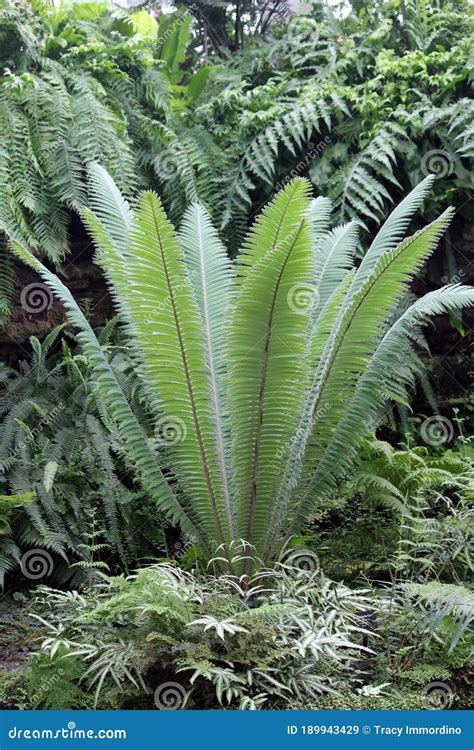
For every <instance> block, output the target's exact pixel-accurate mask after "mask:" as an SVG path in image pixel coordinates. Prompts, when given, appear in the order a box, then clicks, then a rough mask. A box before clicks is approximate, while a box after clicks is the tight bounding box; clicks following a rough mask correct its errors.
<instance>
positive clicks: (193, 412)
mask: <svg viewBox="0 0 474 750" xmlns="http://www.w3.org/2000/svg"><path fill="white" fill-rule="evenodd" d="M129 252H130V256H129V258H128V259H127V263H126V278H127V282H128V285H129V286H128V289H127V290H124V292H123V296H124V299H125V304H126V307H127V310H128V312H129V317H130V323H131V328H132V330H133V333H134V336H135V338H136V341H137V345H138V348H139V350H140V354H141V359H142V363H143V373H144V379H145V382H146V385H147V387H148V391H149V393H150V394H151V396H152V399H153V402H154V406H155V408H156V410H157V413H159V414H160V420H162V424H163V428H164V429H163V432H164V433H165V436H166V431H167V430H171V431H173V430H175V431H176V433H177V436H178V437H177V440H176V443H175V444H173V443H174V441H170V440H168V441H166V439H165V440H164V443H165V446H166V449H167V453H168V454H169V457H170V461H171V466H172V468H173V470H174V471H175V472H176V475H177V476H178V478H179V482H180V484H181V486H182V487H183V488H184V490H185V492H186V493H187V495H188V497H189V498H192V501H193V507H194V508H195V511H196V513H197V515H198V516H199V518H200V519H201V523H202V524H203V526H204V527H205V528H206V529H207V533H208V535H209V537H210V538H211V539H212V538H214V540H215V541H217V542H218V543H223V542H224V541H229V528H228V523H227V522H226V521H225V520H224V519H225V507H224V499H223V492H222V478H221V476H220V465H219V459H218V454H217V448H216V441H215V420H214V414H213V411H212V402H211V386H210V375H209V370H210V366H209V362H207V361H206V352H205V344H204V336H203V323H202V320H201V317H200V315H199V310H198V307H197V304H196V301H195V298H194V294H193V289H192V286H191V283H190V280H189V274H188V273H187V270H186V266H185V260H184V254H183V251H182V249H181V248H180V246H179V242H178V239H177V237H176V235H175V232H174V230H173V228H172V226H171V224H170V223H169V222H168V220H167V218H166V216H165V214H164V211H163V209H162V207H161V203H160V201H159V199H158V198H157V197H156V196H155V195H154V194H153V193H144V194H143V195H142V197H141V199H140V202H139V204H138V206H137V210H136V212H135V216H134V220H133V223H132V229H131V233H130V248H129ZM159 439H161V437H159Z"/></svg>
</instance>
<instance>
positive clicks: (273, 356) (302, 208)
mask: <svg viewBox="0 0 474 750" xmlns="http://www.w3.org/2000/svg"><path fill="white" fill-rule="evenodd" d="M308 209H309V196H308V184H307V183H306V182H305V181H304V180H295V181H294V182H293V183H291V184H290V185H289V186H288V187H287V188H285V190H283V191H282V192H281V193H279V194H278V196H277V197H276V198H275V199H274V201H272V203H271V204H270V205H269V206H268V207H267V208H266V209H265V210H264V211H263V212H262V214H261V215H260V216H259V217H258V219H257V221H256V222H255V225H254V227H253V229H252V230H251V232H250V234H249V236H248V238H247V240H246V242H245V244H244V246H243V249H242V252H241V254H240V256H239V258H238V261H237V265H236V289H235V292H234V294H235V298H234V299H233V300H232V302H231V306H230V313H229V332H228V348H227V366H228V408H229V415H230V424H231V430H232V461H233V475H234V485H235V494H236V505H237V518H238V529H239V536H240V537H242V538H244V539H247V540H248V541H249V542H250V543H252V544H255V545H256V546H257V549H260V545H261V544H262V541H263V539H264V535H265V532H266V525H267V523H268V519H269V517H270V513H271V510H272V506H273V503H274V501H275V491H276V489H277V487H278V476H279V472H280V470H281V465H282V464H281V454H282V453H286V451H287V446H288V441H289V440H290V439H291V437H292V435H293V431H294V429H295V427H296V424H297V418H298V415H299V409H300V404H301V399H302V396H303V393H304V388H305V384H306V381H307V378H308V366H307V361H306V360H305V357H304V354H305V351H306V346H307V337H308V334H309V326H310V319H311V317H310V309H311V302H312V299H311V296H310V299H309V304H308V279H309V280H311V279H312V278H313V268H314V265H313V263H314V261H313V255H312V246H311V236H310V231H309V223H308V219H307V216H308ZM309 292H310V295H311V292H312V289H311V290H309ZM300 295H303V297H304V299H303V300H302V301H301V300H300Z"/></svg>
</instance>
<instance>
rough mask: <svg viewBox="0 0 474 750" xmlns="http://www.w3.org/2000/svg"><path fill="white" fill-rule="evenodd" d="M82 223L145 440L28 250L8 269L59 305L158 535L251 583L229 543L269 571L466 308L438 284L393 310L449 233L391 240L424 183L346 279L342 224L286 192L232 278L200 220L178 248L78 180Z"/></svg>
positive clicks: (105, 188)
mask: <svg viewBox="0 0 474 750" xmlns="http://www.w3.org/2000/svg"><path fill="white" fill-rule="evenodd" d="M89 181H90V191H89V199H90V205H91V207H92V208H91V209H86V210H84V211H83V213H82V216H83V220H84V222H85V223H86V225H87V228H88V230H89V232H90V233H91V234H92V236H93V238H94V241H95V244H96V248H97V254H98V261H99V263H100V264H101V265H102V267H103V269H104V273H105V275H106V277H107V280H108V283H109V286H110V290H111V293H112V295H113V297H114V299H115V302H116V304H117V308H118V311H119V313H120V316H121V319H122V321H123V323H124V324H125V327H126V330H127V333H128V336H129V340H130V345H131V348H132V351H133V356H134V357H135V359H136V364H137V370H138V372H139V373H140V377H141V381H142V384H143V387H144V389H145V390H146V393H147V399H148V404H149V411H150V415H151V417H152V419H153V420H154V424H155V429H154V439H153V440H150V439H149V438H148V437H147V436H146V435H145V433H144V431H143V428H142V426H141V425H140V422H139V421H138V419H137V417H136V416H135V414H134V411H133V409H132V408H131V405H130V403H129V400H128V395H127V393H126V392H125V390H124V389H123V387H122V385H121V383H120V381H119V380H118V379H117V377H116V374H115V373H114V371H113V370H112V369H111V367H110V365H109V363H108V360H107V358H106V356H105V355H104V352H103V350H102V348H101V346H100V344H99V342H98V341H97V339H96V337H95V334H94V332H93V331H92V329H91V327H90V325H89V323H88V321H87V320H86V318H85V316H84V315H83V313H82V312H81V310H80V308H79V307H78V305H77V304H76V302H75V300H74V298H73V297H72V295H71V293H70V292H69V291H68V290H67V288H66V287H65V286H64V285H63V284H62V282H61V281H60V280H59V279H58V278H57V277H56V276H55V275H54V274H53V273H51V272H50V271H49V270H48V269H47V268H46V267H45V266H44V265H42V264H41V262H40V261H39V260H38V259H37V258H35V257H34V256H33V255H32V254H31V253H30V252H29V250H28V249H26V248H25V247H24V246H22V245H21V244H20V243H18V242H17V241H13V243H12V244H13V248H14V250H15V251H16V253H17V254H18V255H19V256H20V257H21V258H23V260H25V261H26V262H27V263H29V264H30V265H32V266H33V267H34V268H36V270H37V271H38V272H39V273H40V274H41V276H42V277H43V280H44V281H45V283H47V284H48V285H49V286H50V288H51V289H52V291H53V292H54V293H55V295H56V296H57V297H58V298H59V299H60V300H61V301H62V302H63V304H64V305H65V307H66V309H67V311H68V315H69V317H70V319H71V321H72V322H73V323H74V325H75V326H77V327H78V328H79V329H80V333H79V337H80V339H81V342H82V343H83V345H84V347H85V350H86V352H87V354H88V358H89V360H90V362H91V363H92V367H93V370H94V376H95V380H96V384H97V388H98V390H99V392H100V394H101V397H102V399H103V400H104V402H105V403H106V404H107V406H108V409H109V412H110V416H111V418H112V419H113V420H114V422H115V424H116V425H117V429H118V432H119V434H120V438H121V441H122V443H123V446H124V450H125V451H126V452H127V454H128V456H129V457H130V460H131V462H132V463H133V464H134V465H135V467H136V471H137V475H138V477H139V478H140V481H141V483H142V485H143V487H144V488H145V490H146V491H147V493H149V495H150V496H151V497H153V498H154V499H155V500H156V503H157V506H158V508H159V509H160V510H161V511H164V513H165V514H166V515H167V517H168V518H169V519H170V520H171V521H172V522H177V523H179V524H180V525H181V526H182V528H183V530H184V531H185V533H186V534H187V535H188V536H189V537H190V538H192V539H194V540H196V541H197V542H198V544H199V545H200V547H201V549H202V550H203V552H204V554H206V555H207V556H208V557H211V556H213V555H215V554H216V548H218V549H219V550H220V552H218V553H217V554H218V557H221V558H222V561H223V562H222V565H224V566H225V567H227V568H230V569H231V570H232V571H234V572H235V571H240V572H242V571H243V572H247V573H248V572H249V566H250V563H249V559H250V558H248V559H246V558H245V556H244V555H239V556H237V555H234V556H233V555H232V549H233V541H234V540H237V539H244V540H246V541H247V542H248V543H249V544H250V545H252V550H253V551H252V556H253V557H256V558H260V559H261V560H263V561H264V560H268V559H271V558H272V557H274V556H275V555H276V554H278V552H279V551H280V549H281V547H282V544H284V541H285V540H287V539H288V538H290V537H291V536H292V535H293V534H294V533H296V532H297V531H298V530H299V529H300V528H301V526H302V524H303V523H304V521H305V520H306V519H307V517H308V515H309V514H310V513H311V511H312V510H313V509H314V508H315V506H316V505H317V503H318V500H319V499H320V498H321V497H322V496H323V495H324V494H325V493H327V492H328V491H329V490H330V489H331V487H333V486H334V484H335V482H336V481H338V479H340V478H341V477H342V476H343V475H344V474H345V473H346V472H347V470H348V469H349V467H350V466H351V465H352V463H353V462H354V460H355V458H356V456H357V452H358V449H359V448H360V444H361V441H362V440H363V439H364V437H365V436H366V435H367V434H368V432H369V430H370V429H372V428H373V427H374V426H375V424H376V423H377V421H378V420H379V419H380V415H381V413H382V411H383V408H384V406H385V405H386V403H387V401H389V400H390V399H393V398H396V399H397V400H400V401H403V402H406V401H407V400H408V391H409V388H410V386H411V385H412V381H413V373H414V372H416V371H417V368H418V365H419V357H418V356H417V354H416V351H415V348H414V344H415V343H416V342H417V341H419V337H420V331H419V329H420V325H421V324H422V323H423V322H424V321H425V320H426V318H427V317H429V316H431V315H436V314H439V313H443V312H448V311H450V310H453V309H455V308H462V307H465V306H467V305H470V304H472V303H473V302H474V289H473V288H470V287H463V286H461V285H458V284H450V285H447V286H445V287H443V288H442V289H440V290H438V291H436V292H430V293H429V294H427V295H426V296H424V297H422V298H421V299H419V300H418V301H417V302H415V303H414V304H413V305H411V307H408V308H406V309H405V311H404V312H403V314H401V312H400V310H401V308H402V307H403V306H402V305H401V304H400V303H401V302H402V301H403V299H404V298H405V295H406V293H407V290H408V288H409V285H410V282H411V280H412V279H413V278H414V276H415V275H416V274H417V273H418V272H419V270H420V269H421V267H422V266H423V264H424V263H425V261H426V259H427V258H428V257H429V256H430V254H431V253H432V251H433V249H434V248H435V246H436V244H437V242H438V240H439V238H440V236H441V235H442V233H443V232H444V230H445V229H446V227H447V226H448V224H449V221H450V219H451V215H452V211H451V210H450V209H448V210H447V211H445V212H444V213H443V214H442V215H441V216H440V217H439V218H437V219H436V220H435V221H433V222H432V223H431V224H429V225H428V226H426V227H424V228H423V229H422V230H420V231H418V232H417V233H416V234H414V235H413V236H411V237H408V238H404V235H405V232H406V230H407V227H408V224H409V222H410V220H411V218H412V216H413V214H414V212H415V211H416V210H417V209H418V208H419V207H420V206H421V204H422V202H423V199H424V198H425V196H426V194H427V192H428V190H429V188H430V185H431V182H432V178H431V177H428V178H426V179H425V180H424V181H423V182H421V183H420V184H419V185H418V186H417V187H416V188H415V189H414V190H413V191H412V192H411V193H410V194H409V195H408V196H407V197H406V198H405V199H404V200H403V201H402V203H401V204H400V205H399V206H398V207H397V208H396V209H395V210H394V211H393V213H392V214H391V216H390V217H389V218H388V220H387V221H386V223H385V225H384V226H383V227H382V229H381V230H380V232H379V233H378V235H377V236H376V238H375V240H374V241H373V243H372V246H371V247H370V249H369V251H368V253H367V254H366V255H365V256H364V259H363V261H362V262H361V263H360V265H359V266H358V267H356V266H355V264H354V258H355V257H356V250H357V242H358V236H357V225H356V224H352V223H351V224H348V225H345V226H339V227H337V228H335V229H332V230H331V228H330V226H329V222H330V205H329V202H328V201H327V200H326V199H323V198H318V199H317V200H312V199H311V195H310V186H309V183H308V182H307V181H306V180H304V179H296V180H293V181H292V182H290V183H289V184H288V185H287V186H286V187H285V188H284V189H283V190H282V191H281V192H279V193H278V194H277V195H276V197H275V198H274V199H273V200H272V201H271V202H270V203H269V204H268V205H267V206H266V207H265V208H264V209H263V211H262V212H261V214H260V215H259V216H258V218H257V220H256V221H255V224H254V226H253V227H252V228H251V229H250V231H249V233H248V235H247V238H246V239H245V241H244V243H243V245H242V247H241V250H240V252H239V254H238V257H237V259H236V261H235V263H232V262H231V261H230V260H229V259H228V256H227V253H226V250H225V248H224V246H223V244H222V242H221V240H220V239H219V236H218V233H217V232H216V229H215V228H214V226H213V224H212V221H211V219H210V216H209V214H208V212H207V211H206V209H205V208H204V207H203V206H202V205H200V204H198V203H195V204H193V205H191V206H190V208H189V209H188V210H187V211H186V213H185V215H184V217H183V220H182V223H181V226H180V228H179V231H176V230H175V229H174V227H173V226H172V225H171V224H170V222H169V221H168V219H167V217H166V215H165V212H164V210H163V208H162V205H161V202H160V200H159V198H158V197H157V196H156V195H155V194H154V193H151V192H145V193H143V194H142V195H141V197H140V199H139V200H138V202H137V205H136V207H134V209H133V210H132V209H131V207H130V206H129V204H128V203H127V202H126V200H125V199H124V198H123V197H122V195H121V193H120V191H119V190H118V188H117V187H116V185H115V184H114V182H113V181H112V179H111V177H110V176H109V175H108V174H107V172H106V171H105V170H104V169H103V168H101V167H100V166H98V165H97V164H93V165H91V167H90V170H89Z"/></svg>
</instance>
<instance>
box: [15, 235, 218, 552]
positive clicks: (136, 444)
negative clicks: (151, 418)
mask: <svg viewBox="0 0 474 750" xmlns="http://www.w3.org/2000/svg"><path fill="white" fill-rule="evenodd" d="M12 248H13V250H14V252H15V253H16V255H18V257H19V258H21V259H22V260H23V261H24V262H25V263H27V264H28V265H30V266H31V267H32V268H34V269H35V270H36V271H38V273H39V274H40V275H41V277H42V278H43V280H44V282H45V283H46V284H47V285H48V286H49V287H50V289H51V290H52V292H53V293H54V294H55V296H56V297H57V298H58V299H59V300H60V301H61V302H62V303H63V304H64V306H65V308H66V310H67V313H68V317H69V319H70V321H71V323H72V324H73V325H74V326H76V327H78V328H79V329H80V333H79V334H78V339H79V340H80V341H81V343H82V344H83V346H84V349H85V351H86V353H87V355H88V357H89V359H90V363H91V367H92V368H93V370H94V372H95V376H96V379H97V388H98V390H99V392H100V395H101V397H102V398H103V400H104V402H105V403H106V404H107V406H108V408H109V409H110V412H111V414H112V415H113V416H114V418H115V420H116V423H117V425H118V429H119V431H120V436H121V439H122V445H123V450H124V452H125V453H127V454H128V455H129V456H130V459H131V461H132V462H133V464H134V465H135V467H136V470H137V473H138V476H139V477H140V479H141V482H142V484H143V487H144V488H145V489H146V491H147V492H149V493H150V496H151V497H152V498H153V499H154V500H155V502H156V503H157V506H158V508H159V509H160V510H162V511H163V512H164V513H165V514H166V515H168V517H169V518H171V519H172V520H173V521H174V522H175V523H180V524H182V526H183V529H184V530H185V531H186V533H188V534H189V535H190V536H191V537H195V538H197V539H199V540H200V541H201V544H203V545H204V547H205V548H206V546H207V544H206V540H205V539H204V538H203V537H202V534H201V533H200V531H199V530H198V528H197V526H196V525H195V524H194V523H193V521H192V520H191V517H190V516H189V515H188V513H187V512H186V511H185V509H184V508H183V507H182V506H181V504H180V503H179V501H178V500H177V499H176V497H175V495H174V492H173V491H172V490H171V488H170V486H169V484H168V482H167V481H166V479H165V477H164V475H163V473H162V470H161V467H160V465H159V463H158V458H157V455H156V451H155V450H154V449H153V448H152V447H151V446H150V444H149V441H148V439H147V436H146V434H145V433H144V431H143V429H142V427H141V425H140V423H139V422H138V421H137V419H136V417H135V415H134V413H133V411H132V409H131V408H130V404H129V403H128V401H127V399H126V397H125V395H124V393H123V390H122V388H121V386H120V383H119V382H118V380H117V378H116V375H115V373H114V371H113V370H112V368H111V367H110V364H109V362H108V361H107V358H106V357H105V355H104V352H103V350H102V348H101V347H100V345H99V343H98V341H97V339H96V337H95V334H94V332H93V330H92V328H91V327H90V325H89V323H88V321H87V320H86V318H85V317H84V314H83V313H82V311H81V310H80V308H79V306H78V305H77V303H76V301H75V300H74V298H73V296H72V294H71V293H70V291H69V290H68V289H67V288H66V287H65V286H64V284H63V283H62V282H61V281H60V280H59V279H58V277H57V276H55V274H53V273H51V271H49V270H48V269H47V268H46V267H45V266H44V265H43V264H42V263H41V262H40V261H39V260H38V259H37V258H35V257H34V256H33V255H32V254H31V253H30V252H29V250H27V249H26V248H24V247H23V246H22V245H20V244H19V243H18V242H16V241H13V242H12Z"/></svg>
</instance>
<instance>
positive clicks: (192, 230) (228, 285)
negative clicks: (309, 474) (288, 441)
mask: <svg viewBox="0 0 474 750" xmlns="http://www.w3.org/2000/svg"><path fill="white" fill-rule="evenodd" d="M179 241H180V244H181V247H182V248H183V251H184V256H185V260H186V266H187V269H188V273H189V279H190V281H191V285H192V287H193V289H194V294H195V297H196V301H197V304H198V307H199V311H200V313H201V319H202V326H203V335H204V349H205V352H206V359H207V362H208V365H209V377H210V399H211V406H212V412H213V415H214V420H215V431H216V444H217V455H218V461H219V464H220V472H221V482H222V491H223V495H224V501H225V506H226V514H227V519H228V524H229V528H230V531H231V536H232V538H236V536H237V530H236V526H235V517H234V515H235V514H234V507H233V503H232V487H231V476H230V468H229V450H230V435H229V427H228V417H227V409H226V407H225V402H226V394H225V383H224V375H225V372H224V367H225V365H224V345H225V339H224V337H225V324H226V322H227V314H228V307H229V302H230V295H231V290H232V284H233V267H232V263H231V262H230V260H229V258H228V256H227V253H226V249H225V247H224V245H223V244H222V242H221V241H220V239H219V235H218V234H217V231H216V230H215V228H214V227H213V225H212V221H211V218H210V216H209V214H208V213H207V211H206V210H205V208H203V207H202V206H200V205H199V204H194V205H193V206H191V207H190V208H189V209H188V210H187V211H186V213H185V215H184V217H183V222H182V224H181V227H180V231H179Z"/></svg>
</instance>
